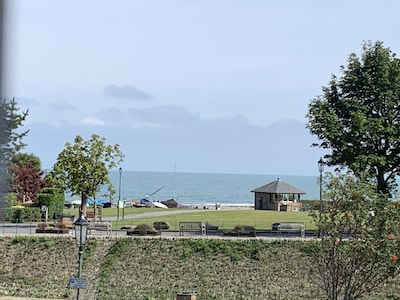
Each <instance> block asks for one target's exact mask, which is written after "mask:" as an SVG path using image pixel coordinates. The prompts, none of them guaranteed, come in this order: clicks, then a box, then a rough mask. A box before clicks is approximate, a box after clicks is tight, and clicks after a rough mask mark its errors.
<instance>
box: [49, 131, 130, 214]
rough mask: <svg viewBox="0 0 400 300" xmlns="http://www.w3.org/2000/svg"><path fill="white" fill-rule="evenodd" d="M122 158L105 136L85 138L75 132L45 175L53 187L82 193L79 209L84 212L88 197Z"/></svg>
mask: <svg viewBox="0 0 400 300" xmlns="http://www.w3.org/2000/svg"><path fill="white" fill-rule="evenodd" d="M123 158H124V155H123V153H122V152H121V150H120V149H119V145H118V144H116V145H106V139H105V138H101V137H100V136H98V135H96V134H92V136H91V138H90V139H89V140H87V141H85V140H84V139H83V138H82V137H81V136H79V135H78V136H76V137H75V140H74V143H73V144H72V143H69V142H67V143H66V144H65V149H64V150H63V151H62V152H61V153H60V154H59V155H58V158H57V162H56V163H55V164H54V166H53V169H52V170H51V172H50V173H49V174H48V176H47V177H46V178H48V179H49V182H50V183H51V184H54V186H56V187H57V186H58V187H60V188H62V189H63V190H66V191H71V192H72V193H73V194H75V195H81V201H82V202H81V210H82V213H83V214H84V215H86V204H87V198H88V197H93V198H95V196H96V193H97V191H98V190H99V188H100V187H101V186H102V185H104V184H107V185H108V184H110V179H109V177H108V172H109V170H111V169H112V168H114V167H116V166H117V165H118V164H119V163H120V162H122V161H123Z"/></svg>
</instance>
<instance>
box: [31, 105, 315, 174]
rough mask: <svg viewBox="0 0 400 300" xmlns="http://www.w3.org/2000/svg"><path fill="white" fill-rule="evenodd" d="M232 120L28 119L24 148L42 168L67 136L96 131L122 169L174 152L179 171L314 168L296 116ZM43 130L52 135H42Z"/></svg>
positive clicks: (166, 163)
mask: <svg viewBox="0 0 400 300" xmlns="http://www.w3.org/2000/svg"><path fill="white" fill-rule="evenodd" d="M158 109H160V108H158ZM155 110H156V111H157V109H155ZM164 111H165V110H164ZM172 111H173V109H172ZM178 111H179V109H178ZM153 116H154V115H153ZM148 117H150V115H149V116H148ZM192 118H194V119H195V117H193V116H192ZM239 119H240V118H239ZM236 121H237V119H236V118H232V119H230V120H228V119H225V120H207V119H203V120H201V122H198V123H188V124H187V126H176V127H174V128H172V129H171V128H170V127H168V126H161V127H135V128H132V127H127V126H125V125H123V124H117V125H116V126H101V127H95V126H82V125H80V124H75V125H70V126H64V127H62V128H60V127H57V126H52V125H48V124H43V123H42V124H40V123H34V124H31V125H30V126H29V127H28V128H29V129H30V133H29V135H28V137H27V144H28V149H27V150H28V151H29V152H32V153H35V154H36V155H38V156H39V157H40V158H41V160H42V163H43V167H44V168H48V167H51V166H52V165H53V164H54V163H55V159H56V158H57V155H58V153H59V152H60V151H61V150H62V149H63V148H64V144H65V142H66V141H72V140H73V138H74V137H75V136H76V135H77V134H79V135H81V136H83V137H88V136H90V134H92V133H96V134H99V135H100V136H103V137H105V138H106V139H107V142H108V143H110V144H114V143H118V144H120V145H121V150H122V151H123V152H124V153H125V155H126V158H125V161H124V169H126V170H138V171H147V170H155V171H168V170H172V169H173V161H174V157H175V156H176V155H178V170H179V171H182V172H186V171H187V172H229V173H236V172H239V173H260V174H291V175H297V174H298V175H307V174H314V173H316V172H317V171H315V168H316V165H315V164H316V161H317V160H318V158H319V157H320V156H321V153H320V152H319V151H318V150H316V149H311V148H310V145H311V143H312V142H313V138H312V137H311V136H310V135H309V134H308V132H307V130H306V129H305V128H304V124H303V123H302V122H298V121H293V120H281V121H279V122H275V123H274V124H272V125H271V126H269V127H260V126H252V125H249V124H245V122H242V123H239V124H238V123H237V122H236ZM43 136H52V137H54V138H52V139H43V138H42V137H43ZM149 150H150V151H149Z"/></svg>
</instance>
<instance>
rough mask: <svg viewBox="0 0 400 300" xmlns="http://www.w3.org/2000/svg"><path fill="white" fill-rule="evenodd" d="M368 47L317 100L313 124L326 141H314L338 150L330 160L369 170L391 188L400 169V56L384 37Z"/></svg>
mask: <svg viewBox="0 0 400 300" xmlns="http://www.w3.org/2000/svg"><path fill="white" fill-rule="evenodd" d="M362 50H363V53H362V56H361V57H358V56H357V55H356V54H354V53H353V54H351V55H350V56H349V58H348V65H347V67H344V66H341V68H340V70H341V73H342V76H341V77H340V78H337V77H336V76H335V75H332V78H331V81H330V82H329V85H328V86H326V87H323V95H322V96H319V97H317V98H315V99H314V100H312V101H311V103H310V104H309V110H308V114H307V117H308V124H307V127H308V129H309V130H310V132H311V133H312V134H314V135H316V136H317V137H318V139H319V140H320V142H319V143H317V144H314V146H319V147H321V148H324V149H331V150H332V153H331V154H328V155H326V156H325V158H326V162H327V164H328V165H330V166H340V167H344V168H347V169H349V170H352V171H353V172H354V173H355V174H356V175H357V174H359V173H361V172H365V171H367V173H368V174H369V176H370V177H371V178H374V179H375V180H376V182H377V188H378V190H379V191H382V192H384V193H390V192H393V189H394V188H395V187H396V183H395V177H396V176H397V175H399V174H400V60H399V59H398V58H396V55H395V54H394V53H392V51H391V50H390V49H389V48H385V47H383V44H382V42H379V41H378V42H376V43H374V44H372V43H371V42H368V43H365V44H364V45H363V48H362Z"/></svg>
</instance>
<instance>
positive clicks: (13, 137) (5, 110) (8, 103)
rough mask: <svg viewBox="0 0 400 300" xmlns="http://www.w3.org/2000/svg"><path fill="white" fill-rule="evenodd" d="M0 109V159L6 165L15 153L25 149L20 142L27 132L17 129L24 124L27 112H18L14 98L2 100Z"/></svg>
mask: <svg viewBox="0 0 400 300" xmlns="http://www.w3.org/2000/svg"><path fill="white" fill-rule="evenodd" d="M0 109H1V110H2V111H1V115H2V116H3V118H2V120H1V122H0V124H1V125H0V126H1V130H2V134H1V135H0V137H1V140H0V144H1V147H0V149H1V151H2V153H1V154H2V156H1V157H2V158H3V159H4V160H5V162H6V165H7V163H8V162H10V160H11V159H12V157H13V156H14V155H15V154H16V153H17V152H19V151H21V150H22V149H23V148H25V147H26V144H25V143H24V142H23V141H22V140H23V138H24V137H25V136H26V135H27V134H28V132H29V130H24V131H21V132H19V131H18V128H20V127H21V126H22V125H23V124H24V122H25V120H26V117H27V116H28V110H26V111H23V112H20V108H19V107H18V104H17V102H16V100H15V99H14V98H13V99H12V100H7V99H3V101H2V103H1V105H0Z"/></svg>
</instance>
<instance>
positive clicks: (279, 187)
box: [252, 178, 305, 194]
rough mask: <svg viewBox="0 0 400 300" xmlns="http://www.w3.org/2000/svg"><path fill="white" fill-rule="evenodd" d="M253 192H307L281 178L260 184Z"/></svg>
mask: <svg viewBox="0 0 400 300" xmlns="http://www.w3.org/2000/svg"><path fill="white" fill-rule="evenodd" d="M252 192H253V193H265V194H305V192H303V191H301V190H299V189H298V188H295V187H294V186H291V185H290V184H288V183H286V182H284V181H282V180H280V178H278V179H277V180H275V181H272V182H270V183H267V184H265V185H263V186H260V187H258V188H256V189H254V190H252Z"/></svg>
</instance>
